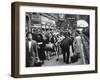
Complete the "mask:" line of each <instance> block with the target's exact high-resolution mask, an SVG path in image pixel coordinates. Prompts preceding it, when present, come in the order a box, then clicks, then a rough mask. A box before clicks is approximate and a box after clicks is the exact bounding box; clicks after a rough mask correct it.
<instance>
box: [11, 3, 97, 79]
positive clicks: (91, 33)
mask: <svg viewBox="0 0 100 80" xmlns="http://www.w3.org/2000/svg"><path fill="white" fill-rule="evenodd" d="M11 35H12V57H11V58H12V60H11V61H12V64H11V67H12V68H11V76H12V77H16V78H19V77H39V76H56V75H71V74H85V73H97V7H96V6H78V5H62V4H43V3H28V2H14V3H12V33H11Z"/></svg>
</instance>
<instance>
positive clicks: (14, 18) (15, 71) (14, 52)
mask: <svg viewBox="0 0 100 80" xmlns="http://www.w3.org/2000/svg"><path fill="white" fill-rule="evenodd" d="M20 6H39V7H55V8H73V9H84V10H85V9H86V10H94V11H95V70H87V71H72V72H54V73H40V74H20V67H19V66H20V64H19V62H20V49H19V46H20V37H19V35H20V33H21V32H20V26H19V25H20V21H19V19H20V17H19V16H20V10H19V9H20ZM97 25H98V21H97V7H96V6H81V5H62V4H44V3H29V2H13V3H12V4H11V76H12V77H15V78H23V77H24V78H25V77H41V76H58V75H72V74H87V73H97V72H98V68H97V66H98V65H97V63H98V62H97V60H98V57H97V56H98V55H97V51H98V50H97V49H98V47H97V44H98V43H97V40H98V39H97V38H98V37H97V36H98V34H97V30H98V28H97Z"/></svg>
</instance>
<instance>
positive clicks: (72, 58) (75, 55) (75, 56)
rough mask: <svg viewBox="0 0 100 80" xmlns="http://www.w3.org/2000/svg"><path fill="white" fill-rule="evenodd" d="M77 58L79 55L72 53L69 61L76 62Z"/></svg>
mask: <svg viewBox="0 0 100 80" xmlns="http://www.w3.org/2000/svg"><path fill="white" fill-rule="evenodd" d="M78 58H79V56H78V54H76V53H75V54H73V56H71V62H72V63H74V62H77V61H78Z"/></svg>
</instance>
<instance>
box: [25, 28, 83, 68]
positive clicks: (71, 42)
mask: <svg viewBox="0 0 100 80" xmlns="http://www.w3.org/2000/svg"><path fill="white" fill-rule="evenodd" d="M80 35H81V32H80V31H78V30H74V31H71V30H65V31H60V30H40V29H35V30H33V31H32V32H27V33H26V67H34V66H42V65H43V64H44V61H45V60H50V59H51V57H52V56H55V57H56V61H59V55H63V57H62V58H63V62H64V63H66V64H70V63H71V61H72V62H74V61H77V60H78V58H80V57H81V56H80V55H81V52H82V50H81V44H82V42H81V36H80ZM70 48H71V49H70ZM70 50H72V52H73V56H72V57H71V61H70V59H69V58H70V53H71V51H70Z"/></svg>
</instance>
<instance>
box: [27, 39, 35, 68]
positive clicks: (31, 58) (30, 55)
mask: <svg viewBox="0 0 100 80" xmlns="http://www.w3.org/2000/svg"><path fill="white" fill-rule="evenodd" d="M35 55H36V42H35V41H33V40H26V67H33V66H34V62H35Z"/></svg>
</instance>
